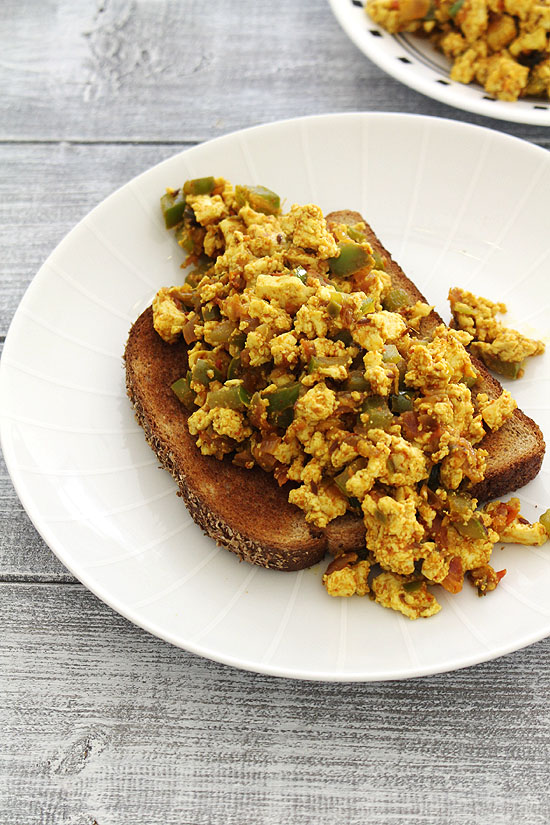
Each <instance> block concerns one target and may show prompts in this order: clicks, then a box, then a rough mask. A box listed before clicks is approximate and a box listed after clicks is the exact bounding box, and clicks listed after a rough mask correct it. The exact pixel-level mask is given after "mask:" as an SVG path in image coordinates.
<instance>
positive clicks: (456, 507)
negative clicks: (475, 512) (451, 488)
mask: <svg viewBox="0 0 550 825" xmlns="http://www.w3.org/2000/svg"><path fill="white" fill-rule="evenodd" d="M447 501H448V504H449V512H450V513H451V514H454V513H456V515H458V516H461V517H462V520H463V521H464V518H465V517H466V516H468V515H470V514H471V512H472V508H471V507H470V502H471V499H470V498H468V497H467V496H463V495H461V494H460V493H449V494H448V497H447Z"/></svg>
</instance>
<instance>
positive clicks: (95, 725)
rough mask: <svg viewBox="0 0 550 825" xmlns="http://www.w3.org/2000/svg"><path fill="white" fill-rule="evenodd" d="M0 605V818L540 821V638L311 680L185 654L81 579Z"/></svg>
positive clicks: (104, 824)
mask: <svg viewBox="0 0 550 825" xmlns="http://www.w3.org/2000/svg"><path fill="white" fill-rule="evenodd" d="M0 615H1V622H2V626H3V628H4V629H5V630H4V634H3V638H2V641H1V642H0V651H1V653H0V655H1V656H2V661H9V662H10V678H9V680H8V681H7V683H6V690H5V693H3V697H4V701H3V702H2V703H1V707H0V730H2V736H3V738H4V739H5V741H4V746H3V747H2V749H1V752H2V756H1V760H2V763H3V765H4V769H3V770H4V771H5V774H4V775H5V776H6V775H9V784H8V787H7V788H6V789H5V790H6V791H7V794H6V795H5V796H4V798H3V799H0V821H1V822H2V825H22V823H25V825H34V823H43V825H92V823H93V822H94V821H96V822H97V823H98V825H120V823H130V822H131V823H133V825H150V823H159V825H228V824H229V823H239V825H260V824H262V825H311V823H326V824H327V825H332V824H333V823H334V825H336V823H338V824H340V823H342V822H344V823H346V825H363V823H365V822H368V823H369V825H393V824H394V823H395V824H396V825H397V823H407V825H413V823H414V825H434V823H452V825H474V823H479V825H481V823H484V825H486V824H487V823H490V825H512V823H529V825H545V824H546V823H548V811H549V810H550V795H549V789H548V784H547V779H548V757H549V756H550V754H549V752H548V742H549V738H550V719H549V717H548V701H547V693H548V686H549V684H550V657H549V656H548V654H549V653H550V641H549V640H546V641H545V642H541V643H539V644H538V645H534V646H532V647H531V648H529V649H527V650H525V651H522V652H519V653H517V654H515V655H513V656H509V657H505V658H503V659H500V660H499V661H498V662H494V663H491V664H486V665H481V666H479V667H477V668H475V669H469V670H464V671H458V672H456V673H452V674H445V675H440V676H434V677H430V678H425V679H421V680H414V681H409V682H391V683H384V684H378V685H377V684H371V685H330V684H329V685H323V684H319V683H307V682H295V681H292V680H282V679H275V678H272V677H266V676H262V675H257V674H251V673H245V672H240V671H237V670H233V669H231V668H228V667H224V666H222V665H216V664H214V663H211V662H208V661H206V660H203V659H200V658H198V657H195V656H192V655H191V654H188V653H185V652H183V651H181V650H178V649H176V648H174V647H171V646H169V645H167V644H164V643H162V642H160V641H159V640H157V639H155V638H153V637H151V636H148V635H147V634H145V633H144V632H142V631H140V630H139V629H137V628H135V627H133V626H132V625H130V624H129V623H128V622H126V621H125V620H124V619H122V618H121V617H119V616H117V615H116V614H113V613H111V611H110V610H109V609H107V608H105V606H104V605H102V604H101V603H99V602H98V601H97V600H96V599H95V597H94V596H92V595H91V594H90V593H89V592H87V591H86V590H85V589H84V588H82V587H80V586H73V585H65V586H63V585H61V586H38V585H3V586H2V588H1V600H0ZM6 740H7V741H6ZM15 800H17V805H14V804H13V803H14V801H15ZM23 811H25V812H26V816H25V818H23V817H22V812H23Z"/></svg>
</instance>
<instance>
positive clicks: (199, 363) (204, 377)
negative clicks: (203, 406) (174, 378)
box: [191, 358, 223, 387]
mask: <svg viewBox="0 0 550 825" xmlns="http://www.w3.org/2000/svg"><path fill="white" fill-rule="evenodd" d="M191 375H192V377H193V381H196V382H197V383H198V384H204V386H205V387H207V386H208V385H209V384H210V382H211V381H223V375H222V373H221V372H220V371H219V369H218V368H217V367H215V366H214V364H213V363H212V361H207V360H206V358H197V360H196V361H195V366H194V367H193V369H192V370H191Z"/></svg>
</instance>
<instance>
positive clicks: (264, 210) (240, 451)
mask: <svg viewBox="0 0 550 825" xmlns="http://www.w3.org/2000/svg"><path fill="white" fill-rule="evenodd" d="M495 36H496V35H495ZM182 192H183V196H184V197H183V198H182ZM163 208H164V212H165V220H166V223H167V225H170V226H172V227H173V228H174V230H175V233H176V237H177V239H178V243H179V244H180V246H181V247H182V248H183V249H184V251H185V252H186V254H187V257H186V258H185V260H184V263H183V266H184V267H185V268H186V269H187V277H186V279H185V283H184V284H183V285H182V286H174V287H169V288H163V289H161V290H159V292H158V294H157V296H156V297H155V300H154V302H153V315H154V326H155V329H156V330H157V332H158V334H159V335H160V336H161V337H162V338H163V339H164V340H165V341H167V342H168V343H174V342H175V341H177V340H178V339H179V338H180V336H183V338H184V339H185V342H186V344H187V354H188V367H187V369H186V371H185V374H184V375H182V377H181V379H180V380H179V381H177V382H176V383H175V384H174V385H173V390H174V392H175V393H176V395H177V396H178V398H179V399H180V401H181V402H182V404H183V406H184V407H186V408H187V411H188V418H187V426H188V428H189V432H190V433H191V434H192V435H193V436H194V437H195V439H196V444H197V447H198V448H199V449H200V450H201V452H202V453H203V454H205V455H211V456H215V457H216V458H218V459H220V460H226V461H228V460H230V461H233V462H234V463H235V464H236V465H238V466H240V467H245V468H248V469H250V468H252V467H255V466H259V467H261V468H262V469H263V470H265V471H266V472H270V473H273V475H274V476H275V478H276V480H277V482H278V483H279V484H280V485H285V484H289V492H288V500H289V502H290V503H292V504H294V505H295V506H297V507H299V508H301V509H302V510H303V513H304V517H305V519H306V521H307V523H308V524H310V525H311V528H312V529H314V530H323V529H324V528H325V527H326V526H327V525H328V524H329V523H330V522H331V521H333V520H334V519H338V518H340V517H341V516H344V515H345V514H346V513H353V514H355V515H357V516H360V517H362V519H363V521H364V525H365V545H364V546H363V547H361V548H357V552H356V553H352V554H346V555H345V556H336V557H335V559H334V560H333V562H331V564H330V565H329V567H328V569H327V571H326V573H325V575H324V577H323V582H324V585H325V587H326V589H327V591H328V593H329V594H330V595H332V596H339V597H349V596H352V595H361V596H362V595H368V596H369V597H370V598H371V599H373V600H375V601H376V602H378V603H379V604H381V605H383V606H385V607H389V608H392V609H394V610H398V611H399V612H401V613H403V614H404V615H405V616H407V617H409V618H411V619H415V618H419V617H427V616H432V615H434V614H435V613H437V611H438V610H439V609H440V607H439V604H438V602H437V600H436V598H435V596H434V595H433V594H432V593H431V591H430V589H429V588H430V587H441V588H443V589H444V590H447V591H448V592H451V593H456V592H458V591H459V590H460V589H461V587H462V585H463V582H464V580H465V578H467V579H468V580H469V581H471V582H472V584H474V586H476V587H477V589H478V592H480V593H485V592H489V591H490V590H492V589H494V587H496V586H497V584H498V581H499V580H500V577H501V574H499V573H495V572H494V571H493V570H492V568H491V567H490V565H489V561H490V558H491V552H492V549H493V546H494V544H495V543H496V542H497V541H499V540H509V541H516V542H517V541H519V542H522V543H525V544H539V543H541V542H542V541H543V540H546V538H547V536H548V533H547V529H546V527H545V526H544V525H543V523H542V522H537V523H536V524H534V525H530V524H528V523H527V522H526V521H525V520H524V519H523V518H522V517H521V516H520V515H519V506H516V504H515V500H513V501H512V504H503V503H502V502H497V503H494V504H493V505H492V507H491V506H488V507H487V508H484V509H483V510H480V509H478V507H477V501H476V499H475V498H472V496H471V495H470V494H469V492H468V490H469V487H470V486H471V485H472V484H475V483H477V482H479V481H482V480H483V478H484V474H485V467H486V458H487V452H486V451H485V450H484V449H483V448H482V446H477V445H478V444H479V443H480V442H481V441H482V439H483V437H484V436H485V434H486V433H487V432H488V431H489V430H494V429H497V428H498V427H500V426H502V424H503V423H504V422H505V421H506V419H507V418H508V417H509V416H510V415H511V414H512V413H513V410H514V409H515V407H516V403H515V401H514V400H513V398H512V397H511V395H510V394H509V393H508V392H503V393H502V395H501V396H499V397H498V398H496V399H489V397H488V396H487V395H486V394H484V393H475V391H474V395H472V390H473V388H474V387H475V384H476V380H477V372H476V369H475V367H474V364H473V363H472V360H471V357H470V354H469V352H468V350H467V346H468V345H469V344H470V342H471V341H472V338H473V337H474V338H475V341H476V343H477V342H480V343H487V345H492V344H493V343H494V342H495V341H497V340H499V335H500V334H501V331H500V328H498V329H496V327H495V324H497V323H498V322H496V321H495V318H494V315H495V312H496V311H503V307H502V305H491V304H490V302H487V301H484V299H475V301H474V299H473V296H472V297H470V296H469V293H460V296H459V295H458V291H457V290H454V291H453V294H454V295H455V296H456V297H457V300H458V298H459V297H460V301H459V303H458V304H457V305H456V307H455V308H457V313H458V314H457V317H458V318H459V319H462V318H464V319H465V320H464V321H463V322H462V321H461V322H460V323H459V324H458V326H459V327H460V328H459V329H449V328H447V327H446V326H445V325H443V324H440V325H437V326H435V328H434V324H430V323H429V321H428V323H427V324H426V323H425V322H426V319H429V317H430V314H431V312H432V309H433V308H432V307H430V306H429V305H427V304H425V303H424V302H423V301H416V302H415V301H412V300H409V297H408V296H407V294H406V293H404V291H403V290H402V289H398V288H394V286H393V284H392V279H391V277H390V275H389V273H388V272H386V271H385V262H384V260H383V259H382V258H381V257H380V255H377V253H376V252H375V250H373V248H372V247H371V245H370V243H369V242H368V241H367V238H366V227H365V225H364V224H355V225H353V226H348V225H346V224H338V223H328V224H327V222H326V221H325V218H324V216H323V214H322V212H321V210H320V209H319V208H318V207H317V206H315V205H313V204H307V205H305V206H300V205H296V204H295V205H293V206H292V207H291V209H290V211H289V212H288V213H287V214H283V213H282V212H281V208H280V202H279V198H278V196H277V195H275V193H273V192H271V191H270V190H269V189H265V188H264V187H239V186H237V187H233V186H232V185H231V184H230V183H229V182H228V181H226V180H224V179H223V178H201V179H198V180H196V181H187V182H186V183H185V185H184V187H183V190H182V191H180V190H168V192H167V194H166V195H165V196H164V198H163ZM495 307H496V310H495ZM495 329H496V335H493V332H495Z"/></svg>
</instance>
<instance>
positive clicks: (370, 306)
mask: <svg viewBox="0 0 550 825" xmlns="http://www.w3.org/2000/svg"><path fill="white" fill-rule="evenodd" d="M374 309H375V304H374V298H367V300H366V301H363V303H362V304H361V306H360V307H359V314H360V315H370V313H371V312H374Z"/></svg>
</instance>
